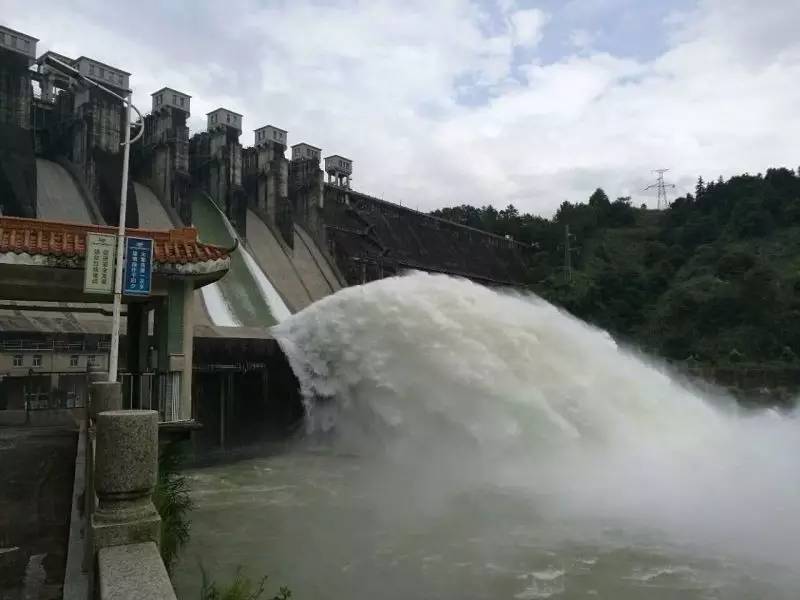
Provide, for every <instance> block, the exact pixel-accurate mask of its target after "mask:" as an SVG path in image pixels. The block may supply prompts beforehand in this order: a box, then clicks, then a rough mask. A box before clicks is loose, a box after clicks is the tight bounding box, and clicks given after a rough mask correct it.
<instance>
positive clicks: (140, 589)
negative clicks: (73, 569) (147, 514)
mask: <svg viewBox="0 0 800 600" xmlns="http://www.w3.org/2000/svg"><path fill="white" fill-rule="evenodd" d="M97 570H98V581H99V584H100V588H99V597H100V600H175V592H174V590H173V589H172V584H171V583H170V580H169V576H168V575H167V570H166V569H165V568H164V563H163V562H162V561H161V556H160V555H159V553H158V548H157V547H156V545H155V544H154V543H152V542H147V543H142V544H130V545H125V546H114V547H111V548H103V549H101V550H100V551H99V552H98V553H97Z"/></svg>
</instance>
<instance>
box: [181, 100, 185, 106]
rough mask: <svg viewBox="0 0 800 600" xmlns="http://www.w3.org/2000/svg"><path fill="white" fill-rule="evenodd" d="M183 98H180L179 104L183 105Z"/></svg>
mask: <svg viewBox="0 0 800 600" xmlns="http://www.w3.org/2000/svg"><path fill="white" fill-rule="evenodd" d="M183 100H184V98H181V106H183Z"/></svg>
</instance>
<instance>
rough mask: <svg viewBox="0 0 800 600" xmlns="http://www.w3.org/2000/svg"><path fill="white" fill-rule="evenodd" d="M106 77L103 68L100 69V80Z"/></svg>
mask: <svg viewBox="0 0 800 600" xmlns="http://www.w3.org/2000/svg"><path fill="white" fill-rule="evenodd" d="M105 76H106V70H105V69H104V68H103V67H100V79H104V78H105Z"/></svg>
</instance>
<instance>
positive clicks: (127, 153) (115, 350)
mask: <svg viewBox="0 0 800 600" xmlns="http://www.w3.org/2000/svg"><path fill="white" fill-rule="evenodd" d="M47 60H48V61H49V62H52V63H54V64H56V65H57V66H58V67H59V68H60V69H62V70H64V71H66V74H68V75H72V76H74V77H77V78H79V79H80V80H81V81H83V82H84V83H87V84H89V85H91V86H94V87H96V88H99V89H101V90H103V91H104V92H106V93H107V94H111V95H112V96H114V97H115V98H117V99H118V100H120V101H122V103H123V104H124V105H125V113H124V114H125V117H124V118H123V121H122V126H123V129H124V130H125V141H124V142H121V143H120V145H121V146H123V147H124V149H123V151H122V190H121V192H120V201H119V218H118V219H117V221H118V227H117V255H116V260H115V261H114V306H113V310H112V317H111V349H110V350H109V354H108V381H110V382H115V381H116V380H117V368H118V364H119V326H120V311H121V309H122V264H123V261H124V259H125V217H126V211H127V206H128V165H129V163H130V157H131V144H132V143H134V142H136V141H137V140H138V139H139V138H140V137H142V134H143V133H144V117H142V113H140V112H139V109H138V108H136V107H135V106H134V105H133V102H132V99H133V90H128V93H127V95H126V97H123V96H120V95H119V94H117V93H116V92H113V91H111V90H110V89H108V88H107V87H105V86H104V85H101V84H99V83H97V82H96V81H93V80H91V79H89V78H88V77H86V76H85V75H83V74H82V73H81V72H80V71H78V69H76V68H75V67H73V66H71V65H68V64H66V63H65V62H62V61H60V60H58V59H57V58H54V57H52V56H48V57H47ZM131 109H133V110H135V111H136V114H137V115H139V120H140V121H141V122H142V126H141V128H140V129H139V132H138V133H137V134H136V137H135V138H133V139H131Z"/></svg>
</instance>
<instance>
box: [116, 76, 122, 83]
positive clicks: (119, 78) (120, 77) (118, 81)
mask: <svg viewBox="0 0 800 600" xmlns="http://www.w3.org/2000/svg"><path fill="white" fill-rule="evenodd" d="M117 83H119V84H120V85H122V75H117Z"/></svg>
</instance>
